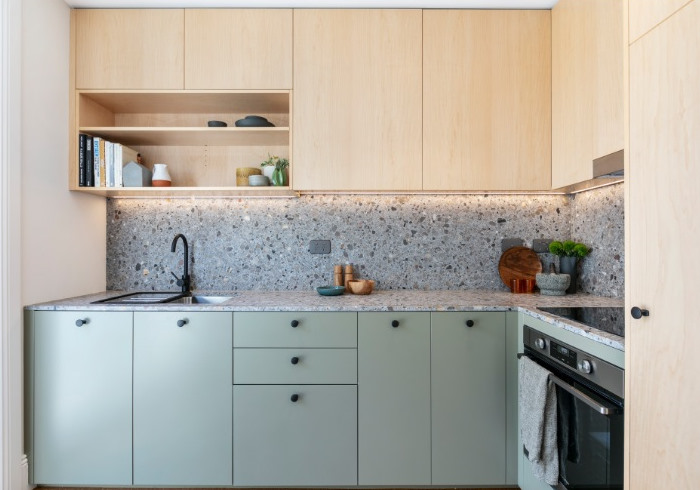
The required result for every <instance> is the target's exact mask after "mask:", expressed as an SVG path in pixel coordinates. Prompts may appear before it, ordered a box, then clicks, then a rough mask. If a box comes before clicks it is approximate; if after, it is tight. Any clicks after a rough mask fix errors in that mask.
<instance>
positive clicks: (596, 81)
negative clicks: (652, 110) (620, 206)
mask: <svg viewBox="0 0 700 490" xmlns="http://www.w3.org/2000/svg"><path fill="white" fill-rule="evenodd" d="M622 7H623V5H622V0H586V1H585V2H582V1H580V0H560V1H559V2H558V3H557V4H556V5H555V6H554V8H553V9H552V188H554V189H556V188H559V187H564V186H567V185H571V184H575V183H578V182H582V181H585V180H589V179H592V178H593V160H594V159H596V158H600V157H603V156H605V155H609V154H611V153H614V152H616V151H619V150H622V149H623V148H624V146H625V141H624V139H625V135H624V119H623V112H624V97H625V95H624V82H623V55H624V51H625V46H624V39H623V28H624V21H623V9H622Z"/></svg>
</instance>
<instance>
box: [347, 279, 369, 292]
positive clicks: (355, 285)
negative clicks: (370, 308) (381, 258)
mask: <svg viewBox="0 0 700 490" xmlns="http://www.w3.org/2000/svg"><path fill="white" fill-rule="evenodd" d="M348 289H350V292H351V293H352V294H370V293H371V292H372V290H373V289H374V281H372V280H371V279H353V280H351V281H348Z"/></svg>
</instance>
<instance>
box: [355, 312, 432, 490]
mask: <svg viewBox="0 0 700 490" xmlns="http://www.w3.org/2000/svg"><path fill="white" fill-rule="evenodd" d="M357 356H358V448H359V451H358V455H359V461H358V475H359V476H358V484H359V485H401V486H403V485H422V486H426V485H430V313H428V312H421V313H404V312H396V313H394V312H391V313H388V312H381V313H359V314H358V346H357Z"/></svg>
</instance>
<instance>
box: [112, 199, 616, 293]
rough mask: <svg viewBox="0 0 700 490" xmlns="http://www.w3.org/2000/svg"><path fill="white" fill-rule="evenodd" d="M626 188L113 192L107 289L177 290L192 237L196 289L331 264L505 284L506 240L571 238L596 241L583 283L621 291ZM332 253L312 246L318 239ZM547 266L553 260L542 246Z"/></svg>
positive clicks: (256, 286)
mask: <svg viewBox="0 0 700 490" xmlns="http://www.w3.org/2000/svg"><path fill="white" fill-rule="evenodd" d="M622 202H623V191H622V185H617V186H611V187H606V188H603V189H599V190H595V191H588V192H586V193H583V194H578V195H576V196H575V197H573V196H571V197H570V196H559V195H545V196H539V195H447V196H430V195H410V196H409V195H400V196H397V195H369V196H368V195H356V196H349V195H314V196H306V195H305V196H302V197H299V198H292V199H172V200H168V199H157V200H148V199H110V200H108V204H107V213H108V215H107V289H114V290H133V289H139V290H175V289H177V286H176V285H175V278H174V277H173V276H172V275H171V272H173V273H175V274H178V275H180V274H182V260H183V249H182V244H178V247H177V251H176V253H171V252H170V245H171V242H172V240H173V237H174V236H175V234H177V233H183V234H184V235H185V236H186V237H187V239H188V242H189V248H190V256H191V261H190V273H191V275H192V286H193V288H194V289H200V290H308V289H312V288H314V287H316V286H319V285H324V284H331V283H332V278H333V266H334V265H335V264H347V263H351V264H353V266H354V269H355V276H356V277H362V278H371V279H375V280H376V281H377V286H376V287H377V288H381V289H425V290H434V289H494V290H506V287H505V285H504V284H503V283H502V282H501V280H500V277H499V275H498V260H499V257H500V255H501V253H502V251H501V240H502V239H504V238H522V239H523V240H524V242H525V245H527V246H530V245H531V244H532V241H533V240H534V239H536V238H545V239H560V240H562V239H567V238H570V237H573V238H574V239H576V240H579V241H583V242H585V243H587V244H589V245H591V246H592V247H593V251H592V253H591V255H589V256H588V257H587V258H586V259H584V261H583V263H582V264H581V268H580V278H579V279H580V288H581V290H582V291H584V292H592V293H595V294H598V295H602V296H613V297H622V296H623V294H624V278H623V274H622V271H623V264H624V257H623V252H624V239H623V237H624V229H623V228H624V226H623V216H622V212H623V206H622ZM315 239H320V240H331V253H330V254H327V255H316V254H311V253H309V251H308V248H309V242H310V241H311V240H315ZM541 258H542V260H543V263H544V264H545V267H547V266H548V264H549V263H550V262H552V261H553V260H554V259H555V258H554V257H552V256H550V255H549V254H547V253H545V254H541Z"/></svg>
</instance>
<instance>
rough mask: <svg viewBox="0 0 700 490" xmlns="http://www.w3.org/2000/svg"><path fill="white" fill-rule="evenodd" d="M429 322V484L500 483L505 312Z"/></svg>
mask: <svg viewBox="0 0 700 490" xmlns="http://www.w3.org/2000/svg"><path fill="white" fill-rule="evenodd" d="M431 320H432V332H431V335H432V359H431V366H432V369H431V381H432V384H431V389H432V422H433V424H432V441H433V444H432V450H433V453H432V456H433V458H432V461H433V467H432V468H433V481H432V484H433V485H450V486H451V485H503V484H505V479H506V396H505V395H506V369H505V367H506V360H505V349H506V342H505V340H506V337H505V321H506V317H505V312H503V313H501V312H438V313H432V316H431ZM468 321H471V322H473V325H472V326H471V327H469V326H467V322H468Z"/></svg>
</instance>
